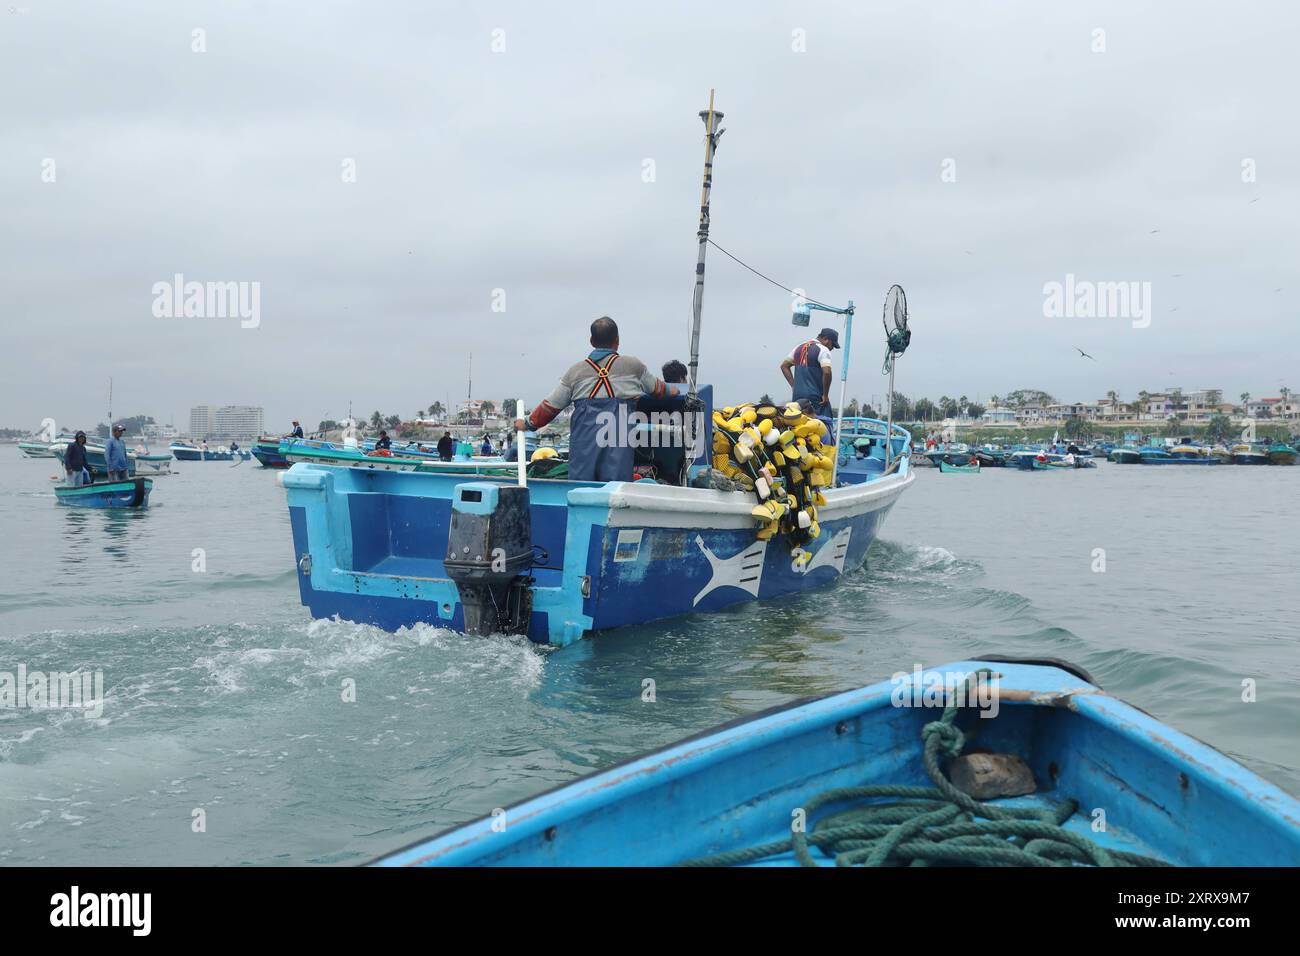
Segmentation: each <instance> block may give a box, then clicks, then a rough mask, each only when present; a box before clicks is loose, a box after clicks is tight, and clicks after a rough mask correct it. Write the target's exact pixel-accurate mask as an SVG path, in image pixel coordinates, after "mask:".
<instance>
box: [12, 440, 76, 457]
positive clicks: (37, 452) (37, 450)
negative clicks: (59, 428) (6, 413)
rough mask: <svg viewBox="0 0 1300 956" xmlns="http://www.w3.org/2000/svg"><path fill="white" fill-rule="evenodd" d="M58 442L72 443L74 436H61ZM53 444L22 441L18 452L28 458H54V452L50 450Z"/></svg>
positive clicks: (41, 441)
mask: <svg viewBox="0 0 1300 956" xmlns="http://www.w3.org/2000/svg"><path fill="white" fill-rule="evenodd" d="M58 441H60V442H64V443H66V442H70V441H72V436H71V435H60V436H59V438H58ZM51 444H52V443H51V442H47V441H43V440H37V441H20V442H19V443H18V450H19V451H20V452H22V453H23V455H24V457H27V458H54V457H55V455H54V451H53V450H52V449H51V448H50V445H51Z"/></svg>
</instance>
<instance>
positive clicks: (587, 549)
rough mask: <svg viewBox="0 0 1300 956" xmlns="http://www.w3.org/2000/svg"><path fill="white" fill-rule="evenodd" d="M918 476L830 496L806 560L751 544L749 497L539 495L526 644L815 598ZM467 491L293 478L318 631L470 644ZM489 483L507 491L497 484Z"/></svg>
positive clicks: (442, 483) (558, 491)
mask: <svg viewBox="0 0 1300 956" xmlns="http://www.w3.org/2000/svg"><path fill="white" fill-rule="evenodd" d="M914 478H915V476H914V475H912V474H911V472H910V471H909V470H908V467H907V462H906V460H903V461H900V463H899V466H898V470H897V471H896V472H895V473H894V474H892V475H890V476H888V477H885V478H880V479H876V480H874V481H869V482H864V483H862V484H857V485H849V486H845V487H842V488H836V489H833V490H829V491H827V492H826V504H825V505H823V506H821V507H820V508H819V509H818V519H819V523H820V525H821V535H820V537H819V538H818V539H817V540H815V541H813V542H812V543H811V544H810V545H809V546H808V551H809V552H811V554H812V557H811V559H810V560H809V561H808V562H807V564H806V565H800V566H796V565H797V564H798V562H796V557H797V555H796V554H795V553H793V552H792V551H791V550H790V548H789V546H788V545H787V544H786V543H785V542H784V540H783V539H780V538H776V539H772V540H769V541H758V540H756V539H755V522H754V519H753V516H752V515H751V513H750V512H751V509H752V507H753V505H754V499H753V497H752V496H751V495H747V494H742V493H735V492H720V491H712V490H704V489H693V488H679V487H673V486H667V485H657V484H652V483H649V482H609V483H607V484H600V483H595V482H568V481H551V480H534V481H530V482H529V485H528V488H529V493H530V502H531V504H530V507H531V520H532V535H533V540H534V542H535V546H536V547H537V548H539V549H540V550H539V557H538V560H537V563H536V564H535V566H534V567H533V570H532V572H531V573H532V575H533V577H534V579H535V584H534V585H533V588H532V602H533V604H532V614H531V617H530V619H529V624H528V636H529V637H530V638H531V639H532V640H534V641H538V642H542V643H549V644H554V645H565V644H569V643H571V642H573V641H575V640H578V639H579V638H580V637H582V636H583V635H584V634H587V633H591V632H594V631H600V630H605V629H608V628H614V627H620V626H623V625H627V624H641V623H645V622H648V621H655V620H660V619H664V618H670V617H675V616H679V615H683V614H690V613H696V612H701V613H707V612H712V611H718V610H721V609H723V608H726V607H730V606H732V605H735V604H740V603H743V602H747V601H753V600H758V599H767V598H772V597H779V596H782V595H789V594H794V593H798V592H802V591H808V590H813V589H815V588H820V587H822V586H824V585H827V584H830V583H831V582H832V581H835V580H836V579H838V578H839V577H840V576H841V575H843V574H845V573H848V572H850V571H852V570H854V569H856V568H858V567H860V566H861V565H862V563H863V561H864V560H865V558H866V553H867V549H868V548H869V547H870V546H871V542H872V541H873V540H874V539H875V537H876V535H877V534H878V533H879V530H880V527H881V524H882V522H883V521H884V519H885V516H886V515H887V514H888V512H889V510H890V509H891V508H892V507H893V505H894V503H895V502H896V501H897V499H898V497H899V496H900V495H901V494H902V492H903V491H904V490H905V489H906V488H907V487H908V486H909V485H910V484H911V482H912V481H913V480H914ZM464 480H465V478H464V477H463V476H458V475H446V474H420V473H411V472H383V471H378V470H375V471H371V470H369V469H358V468H343V467H330V466H322V465H311V464H298V465H295V466H294V467H293V468H291V469H290V470H289V472H288V473H287V474H286V475H285V477H284V486H285V489H286V491H287V498H288V505H289V517H290V524H291V526H292V529H293V539H294V551H295V554H296V555H297V557H298V583H299V589H300V597H301V600H302V603H303V604H304V605H306V606H307V607H308V608H309V609H310V611H311V614H312V616H313V617H317V618H328V617H333V616H335V615H338V616H339V617H342V618H344V619H346V620H351V621H358V622H362V623H367V624H373V625H376V626H378V627H382V628H384V629H386V630H396V629H398V628H401V627H408V626H411V625H414V624H418V623H425V624H431V625H435V626H439V627H447V628H451V629H453V630H463V629H464V612H463V609H462V606H461V602H460V594H459V591H458V590H457V587H456V585H455V584H454V583H453V582H452V581H451V580H450V579H449V578H448V577H447V574H446V571H445V569H444V567H443V564H442V558H443V556H444V553H445V547H446V540H447V529H448V526H449V523H450V515H451V503H452V497H453V494H454V492H455V489H456V486H457V485H458V484H461V483H463V482H464ZM478 480H488V481H507V479H500V478H486V479H483V478H479V479H478Z"/></svg>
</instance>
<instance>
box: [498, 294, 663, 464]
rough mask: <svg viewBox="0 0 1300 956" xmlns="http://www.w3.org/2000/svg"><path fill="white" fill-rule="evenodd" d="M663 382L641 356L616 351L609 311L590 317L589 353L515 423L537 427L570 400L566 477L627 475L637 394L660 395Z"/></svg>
mask: <svg viewBox="0 0 1300 956" xmlns="http://www.w3.org/2000/svg"><path fill="white" fill-rule="evenodd" d="M667 393H668V386H667V385H665V384H664V383H663V382H662V381H661V380H660V379H659V377H658V376H656V375H655V374H654V373H653V372H651V371H650V370H649V369H648V368H646V365H645V363H644V362H642V361H641V360H640V359H637V358H633V357H632V356H630V355H620V354H619V352H618V324H617V323H616V322H615V321H614V320H613V319H611V318H610V317H609V316H607V315H605V316H601V317H600V318H599V319H597V320H596V321H595V322H593V323H591V353H590V354H589V355H588V356H587V357H586V358H585V359H583V360H582V361H581V362H576V363H574V364H573V365H572V366H570V367H569V370H568V371H566V372H565V373H564V374H563V375H562V376H561V377H560V384H559V385H557V386H556V387H555V391H553V392H551V394H550V395H548V396H546V398H545V399H544V400H543V401H542V402H541V404H539V405H538V406H537V407H536V408H534V409H533V412H532V414H531V415H529V416H528V421H527V422H525V421H524V420H523V419H522V418H520V419H517V420H516V421H515V428H516V430H518V431H523V430H524V429H525V428H527V429H528V430H529V431H538V430H539V429H542V428H545V427H546V425H547V424H549V423H550V421H551V420H552V419H553V418H555V416H556V415H558V414H560V412H562V411H564V409H566V408H568V407H569V405H570V404H572V405H573V417H572V418H571V419H570V425H569V479H570V480H571V481H631V480H632V464H633V451H634V448H633V444H634V443H633V437H632V430H633V428H634V426H635V419H634V418H633V416H632V414H631V413H632V410H633V407H634V405H635V403H636V400H637V399H638V398H640V397H641V396H642V395H647V396H649V397H650V398H652V399H661V398H663V397H664V396H665V395H666V394H667Z"/></svg>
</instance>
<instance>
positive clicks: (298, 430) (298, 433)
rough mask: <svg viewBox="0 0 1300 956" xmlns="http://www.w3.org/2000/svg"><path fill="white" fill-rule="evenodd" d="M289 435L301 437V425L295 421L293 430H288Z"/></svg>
mask: <svg viewBox="0 0 1300 956" xmlns="http://www.w3.org/2000/svg"><path fill="white" fill-rule="evenodd" d="M289 437H290V438H301V437H302V426H301V425H299V424H298V423H297V422H296V421H295V422H294V423H293V431H291V432H289Z"/></svg>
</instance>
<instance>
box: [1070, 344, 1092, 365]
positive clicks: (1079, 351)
mask: <svg viewBox="0 0 1300 956" xmlns="http://www.w3.org/2000/svg"><path fill="white" fill-rule="evenodd" d="M1074 350H1075V351H1076V352H1078V353H1079V354H1080V355H1082V356H1083V357H1084V358H1089V359H1092V360H1093V361H1094V362H1095V361H1097V360H1096V359H1095V358H1092V356H1091V355H1089V354H1088V353H1087V352H1085V351H1084V350H1083V349H1081V348H1079V346H1077V345H1076V346H1074Z"/></svg>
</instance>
